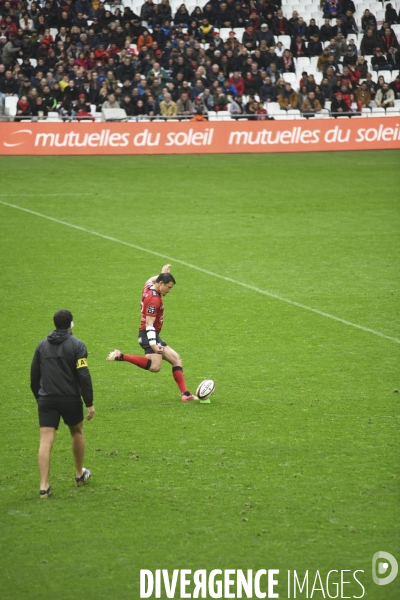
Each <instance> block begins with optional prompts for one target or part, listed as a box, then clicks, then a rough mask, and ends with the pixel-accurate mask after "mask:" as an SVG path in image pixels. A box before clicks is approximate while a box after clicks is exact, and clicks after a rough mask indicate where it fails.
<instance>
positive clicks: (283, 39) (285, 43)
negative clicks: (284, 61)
mask: <svg viewBox="0 0 400 600" xmlns="http://www.w3.org/2000/svg"><path fill="white" fill-rule="evenodd" d="M278 40H279V41H280V42H282V46H283V47H284V48H285V49H288V50H289V48H290V44H291V41H292V40H291V38H290V35H278Z"/></svg>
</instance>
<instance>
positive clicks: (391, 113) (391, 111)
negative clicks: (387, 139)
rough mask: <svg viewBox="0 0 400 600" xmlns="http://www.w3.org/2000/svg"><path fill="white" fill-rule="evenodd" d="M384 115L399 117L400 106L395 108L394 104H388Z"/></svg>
mask: <svg viewBox="0 0 400 600" xmlns="http://www.w3.org/2000/svg"><path fill="white" fill-rule="evenodd" d="M386 116H387V117H400V108H397V107H396V106H389V108H387V109H386Z"/></svg>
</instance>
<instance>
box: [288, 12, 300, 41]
mask: <svg viewBox="0 0 400 600" xmlns="http://www.w3.org/2000/svg"><path fill="white" fill-rule="evenodd" d="M298 22H299V13H298V12H297V10H294V11H293V12H292V16H291V17H290V19H289V20H288V23H287V33H288V35H290V37H294V36H295V35H296V33H297V32H296V31H295V28H296V25H297V23H298Z"/></svg>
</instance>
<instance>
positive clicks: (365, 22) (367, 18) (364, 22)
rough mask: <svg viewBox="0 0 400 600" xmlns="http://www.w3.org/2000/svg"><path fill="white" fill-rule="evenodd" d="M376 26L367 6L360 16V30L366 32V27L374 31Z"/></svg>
mask: <svg viewBox="0 0 400 600" xmlns="http://www.w3.org/2000/svg"><path fill="white" fill-rule="evenodd" d="M376 28H377V23H376V18H375V15H373V14H372V13H371V12H370V10H369V9H368V8H366V9H365V10H364V14H363V16H362V18H361V32H367V30H368V29H372V31H375V30H376Z"/></svg>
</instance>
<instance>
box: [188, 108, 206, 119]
mask: <svg viewBox="0 0 400 600" xmlns="http://www.w3.org/2000/svg"><path fill="white" fill-rule="evenodd" d="M190 121H208V119H207V118H206V117H205V116H204V114H203V111H202V110H201V108H198V109H197V110H196V111H195V114H194V116H193V117H192V118H191V119H190Z"/></svg>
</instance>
